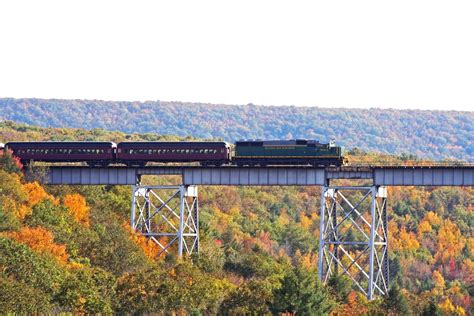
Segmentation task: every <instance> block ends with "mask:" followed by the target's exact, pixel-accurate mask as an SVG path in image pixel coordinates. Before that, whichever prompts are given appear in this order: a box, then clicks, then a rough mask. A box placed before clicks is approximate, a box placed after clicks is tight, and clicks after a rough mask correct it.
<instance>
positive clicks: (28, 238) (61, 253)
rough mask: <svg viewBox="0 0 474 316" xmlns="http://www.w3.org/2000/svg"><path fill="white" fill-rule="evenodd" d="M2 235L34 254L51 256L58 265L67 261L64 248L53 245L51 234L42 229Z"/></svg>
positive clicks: (26, 229) (27, 229)
mask: <svg viewBox="0 0 474 316" xmlns="http://www.w3.org/2000/svg"><path fill="white" fill-rule="evenodd" d="M4 235H6V236H8V237H10V238H12V239H15V240H16V241H18V242H20V243H22V244H25V245H27V246H29V247H30V248H31V249H33V251H35V252H38V253H41V254H49V255H52V256H53V257H54V258H55V259H56V260H58V262H60V263H66V261H67V259H68V254H67V252H66V247H65V246H64V245H59V244H56V243H54V237H53V233H51V232H50V231H49V230H47V229H45V228H43V227H34V228H30V227H23V228H22V229H21V230H19V231H13V232H7V233H4Z"/></svg>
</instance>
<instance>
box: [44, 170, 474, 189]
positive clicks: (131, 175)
mask: <svg viewBox="0 0 474 316" xmlns="http://www.w3.org/2000/svg"><path fill="white" fill-rule="evenodd" d="M142 175H180V176H182V179H183V184H185V185H280V186H284V185H324V184H327V182H328V181H330V180H333V179H368V180H372V183H373V184H374V185H384V186H395V185H397V186H398V185H400V186H406V185H416V186H473V185H474V166H472V165H471V166H413V167H399V166H385V167H384V166H377V167H370V166H362V167H361V166H359V167H339V168H333V167H331V168H317V167H291V166H278V167H250V168H249V167H236V166H224V167H201V166H150V167H143V168H129V167H106V168H105V167H104V168H90V167H81V166H50V167H48V168H47V170H46V177H45V179H44V181H43V182H45V183H46V184H71V185H73V184H77V185H97V184H101V185H103V184H107V185H133V184H136V183H137V179H139V177H140V176H142Z"/></svg>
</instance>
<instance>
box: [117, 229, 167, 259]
mask: <svg viewBox="0 0 474 316" xmlns="http://www.w3.org/2000/svg"><path fill="white" fill-rule="evenodd" d="M122 227H123V228H124V229H125V230H126V231H128V232H129V234H130V240H132V241H133V242H134V243H135V244H136V245H137V246H139V247H140V248H141V249H142V250H143V253H144V254H145V256H147V258H150V259H156V257H157V255H158V253H159V252H160V248H159V246H158V245H157V244H156V243H155V242H153V241H152V240H149V239H147V238H146V237H145V236H143V235H141V234H140V233H138V232H136V231H134V230H133V229H132V227H130V225H129V224H128V223H127V222H124V223H123V225H122Z"/></svg>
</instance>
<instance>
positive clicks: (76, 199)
mask: <svg viewBox="0 0 474 316" xmlns="http://www.w3.org/2000/svg"><path fill="white" fill-rule="evenodd" d="M64 205H65V206H66V207H67V208H68V209H69V211H70V212H71V214H72V215H73V216H74V219H75V220H76V221H77V222H78V223H81V224H83V225H84V226H86V227H89V225H90V221H89V211H90V208H89V207H88V206H87V204H86V199H85V198H84V197H83V196H81V195H80V194H68V195H66V196H65V197H64Z"/></svg>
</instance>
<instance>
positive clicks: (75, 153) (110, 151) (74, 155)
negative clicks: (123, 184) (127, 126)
mask: <svg viewBox="0 0 474 316" xmlns="http://www.w3.org/2000/svg"><path fill="white" fill-rule="evenodd" d="M115 147H116V145H115V144H114V143H112V142H9V143H6V144H5V148H7V149H9V150H11V151H12V152H13V155H14V156H16V157H18V158H20V161H21V163H22V164H26V163H28V162H30V161H44V162H86V163H87V164H88V165H89V166H106V165H108V164H110V163H113V162H114V160H115Z"/></svg>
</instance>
